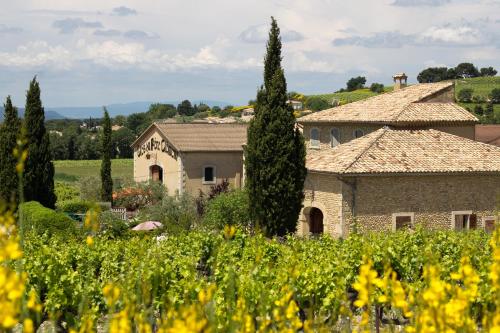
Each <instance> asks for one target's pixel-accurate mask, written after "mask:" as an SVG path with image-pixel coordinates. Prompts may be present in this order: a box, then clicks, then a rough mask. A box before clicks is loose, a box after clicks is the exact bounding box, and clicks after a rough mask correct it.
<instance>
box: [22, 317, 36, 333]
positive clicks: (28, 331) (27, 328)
mask: <svg viewBox="0 0 500 333" xmlns="http://www.w3.org/2000/svg"><path fill="white" fill-rule="evenodd" d="M33 331H34V328H33V320H31V319H30V318H27V319H24V322H23V333H33Z"/></svg>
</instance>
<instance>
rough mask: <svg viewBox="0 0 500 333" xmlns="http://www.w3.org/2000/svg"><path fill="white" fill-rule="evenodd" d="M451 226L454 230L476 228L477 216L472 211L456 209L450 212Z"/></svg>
mask: <svg viewBox="0 0 500 333" xmlns="http://www.w3.org/2000/svg"><path fill="white" fill-rule="evenodd" d="M451 223H452V228H453V229H454V230H456V231H463V230H474V229H477V216H476V214H472V211H457V212H452V213H451Z"/></svg>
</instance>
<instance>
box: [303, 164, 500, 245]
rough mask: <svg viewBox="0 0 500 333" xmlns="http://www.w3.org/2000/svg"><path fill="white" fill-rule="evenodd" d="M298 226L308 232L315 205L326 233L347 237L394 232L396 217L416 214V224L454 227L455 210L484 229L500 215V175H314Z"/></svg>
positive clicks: (308, 185) (414, 218)
mask: <svg viewBox="0 0 500 333" xmlns="http://www.w3.org/2000/svg"><path fill="white" fill-rule="evenodd" d="M305 193H306V200H305V201H304V209H303V210H302V213H301V218H300V221H299V225H298V230H299V234H303V235H304V234H307V231H308V229H307V226H304V224H307V222H308V220H307V213H308V209H309V207H316V208H319V209H321V210H322V212H323V215H324V221H325V222H324V223H325V232H328V233H330V234H331V235H333V236H335V237H339V236H347V235H348V233H349V231H351V230H352V229H353V228H354V226H355V224H356V227H357V228H358V230H360V231H362V232H367V231H392V230H393V229H394V215H393V214H397V213H405V215H409V214H411V215H412V216H413V224H414V226H417V225H422V226H424V227H426V228H430V229H452V212H464V211H466V212H471V213H472V214H474V215H476V217H477V225H478V228H482V227H484V225H483V223H484V220H485V219H486V218H490V217H492V216H495V214H496V209H498V199H499V196H500V175H498V174H497V175H393V176H377V175H369V176H361V177H344V178H339V177H336V176H335V175H332V174H312V173H309V175H308V181H307V182H306V184H305Z"/></svg>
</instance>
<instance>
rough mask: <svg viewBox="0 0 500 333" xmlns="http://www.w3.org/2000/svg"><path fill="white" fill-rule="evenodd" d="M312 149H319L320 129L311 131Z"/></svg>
mask: <svg viewBox="0 0 500 333" xmlns="http://www.w3.org/2000/svg"><path fill="white" fill-rule="evenodd" d="M311 147H314V148H319V129H317V128H313V129H311Z"/></svg>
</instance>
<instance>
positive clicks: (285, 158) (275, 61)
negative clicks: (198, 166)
mask: <svg viewBox="0 0 500 333" xmlns="http://www.w3.org/2000/svg"><path fill="white" fill-rule="evenodd" d="M271 19H272V23H271V30H270V31H269V40H268V42H267V54H266V56H265V59H264V63H265V64H264V85H263V86H261V88H260V89H259V91H258V92H257V103H256V105H255V117H254V119H252V121H251V122H250V126H249V128H248V143H247V147H246V150H245V167H246V174H247V178H246V187H247V190H248V194H249V196H250V213H251V216H252V218H253V219H254V221H255V222H256V224H257V225H258V226H259V227H260V228H262V230H263V231H264V233H265V234H266V235H267V236H273V235H278V236H282V235H285V234H287V233H289V232H294V231H295V230H296V227H297V221H298V216H299V213H300V209H301V208H302V200H303V199H304V192H303V186H304V180H305V176H306V168H305V154H306V153H305V145H304V139H303V137H302V134H301V133H300V131H299V130H298V129H297V128H296V126H295V117H294V116H293V109H292V107H291V105H289V104H288V103H287V93H286V80H285V75H284V71H283V68H282V67H281V60H282V57H281V37H280V30H279V27H278V24H277V23H276V20H275V19H274V18H271Z"/></svg>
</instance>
